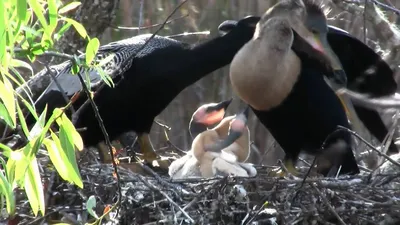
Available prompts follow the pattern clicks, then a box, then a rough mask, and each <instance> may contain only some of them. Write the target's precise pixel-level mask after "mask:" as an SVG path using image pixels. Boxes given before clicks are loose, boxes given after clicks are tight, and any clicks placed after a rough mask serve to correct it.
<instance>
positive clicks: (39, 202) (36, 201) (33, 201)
mask: <svg viewBox="0 0 400 225" xmlns="http://www.w3.org/2000/svg"><path fill="white" fill-rule="evenodd" d="M26 175H27V176H25V185H24V186H25V192H26V195H27V197H28V200H29V204H30V205H31V208H32V211H33V214H34V215H35V216H37V214H38V211H40V212H41V213H42V216H44V215H45V204H44V194H43V185H42V182H41V179H40V173H39V167H38V164H37V160H36V157H33V159H32V160H31V161H30V163H29V166H28V170H27V174H26Z"/></svg>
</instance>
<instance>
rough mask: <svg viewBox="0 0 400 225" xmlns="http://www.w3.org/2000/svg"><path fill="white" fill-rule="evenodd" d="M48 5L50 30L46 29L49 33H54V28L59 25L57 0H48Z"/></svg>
mask: <svg viewBox="0 0 400 225" xmlns="http://www.w3.org/2000/svg"><path fill="white" fill-rule="evenodd" d="M47 6H48V10H49V28H48V29H49V30H46V32H47V33H48V34H51V33H53V31H54V29H55V28H56V27H57V16H58V13H57V11H58V9H57V3H56V0H47Z"/></svg>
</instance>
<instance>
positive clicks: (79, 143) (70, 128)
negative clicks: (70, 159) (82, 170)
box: [55, 109, 83, 150]
mask: <svg viewBox="0 0 400 225" xmlns="http://www.w3.org/2000/svg"><path fill="white" fill-rule="evenodd" d="M55 110H58V109H55ZM60 111H61V110H60ZM61 120H62V125H63V126H64V128H65V130H66V131H67V132H68V134H70V135H71V138H72V140H73V143H74V145H75V146H76V148H77V149H78V150H82V149H83V140H82V137H81V135H80V134H79V133H78V131H76V128H75V126H74V124H73V123H72V122H71V120H70V119H69V118H68V117H67V115H65V113H63V114H62V115H61ZM57 123H59V121H57ZM58 125H59V126H61V125H60V124H58Z"/></svg>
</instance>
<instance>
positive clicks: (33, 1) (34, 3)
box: [28, 0, 47, 29]
mask: <svg viewBox="0 0 400 225" xmlns="http://www.w3.org/2000/svg"><path fill="white" fill-rule="evenodd" d="M28 2H29V5H30V6H31V8H32V9H33V12H34V13H35V15H36V16H37V18H38V19H39V21H40V24H42V27H43V28H44V29H46V27H47V22H46V18H44V14H43V11H42V10H43V7H42V6H41V5H40V3H39V1H38V0H28Z"/></svg>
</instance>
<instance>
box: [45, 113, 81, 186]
mask: <svg viewBox="0 0 400 225" xmlns="http://www.w3.org/2000/svg"><path fill="white" fill-rule="evenodd" d="M60 113H62V110H61V109H59V108H55V109H54V111H53V116H54V118H56V122H57V124H58V126H59V127H60V129H59V137H60V138H59V141H60V146H61V149H62V150H63V151H65V154H66V156H67V158H68V162H69V163H70V164H71V168H70V169H69V173H70V174H69V175H70V176H71V179H72V181H73V182H74V183H75V184H76V185H77V186H78V187H80V188H83V183H82V178H81V176H80V174H79V169H78V165H77V163H76V156H75V148H74V142H78V143H79V140H74V139H76V138H78V139H80V142H82V139H81V137H80V135H79V134H78V133H77V131H76V130H75V128H74V127H73V125H72V123H71V121H70V120H69V119H68V117H67V116H66V115H65V113H62V114H61V116H59V115H60ZM53 116H52V117H53ZM71 126H72V127H71ZM52 138H53V140H54V141H55V142H56V144H57V140H56V139H55V138H54V136H53V135H52ZM75 145H79V144H76V143H75ZM82 145H83V144H82Z"/></svg>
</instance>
